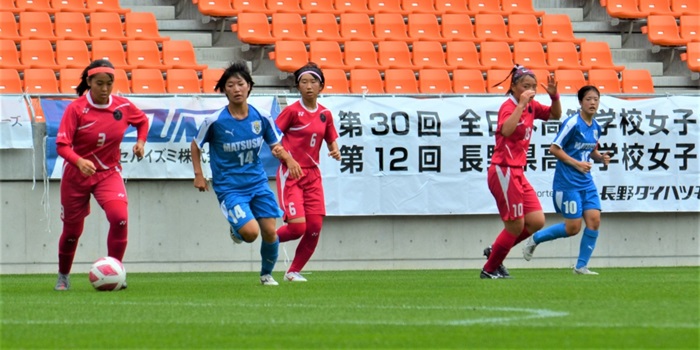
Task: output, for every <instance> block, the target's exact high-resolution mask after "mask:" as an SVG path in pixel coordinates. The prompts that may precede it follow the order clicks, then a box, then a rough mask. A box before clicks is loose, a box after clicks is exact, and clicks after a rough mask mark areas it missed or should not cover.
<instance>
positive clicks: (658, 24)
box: [641, 15, 687, 46]
mask: <svg viewBox="0 0 700 350" xmlns="http://www.w3.org/2000/svg"><path fill="white" fill-rule="evenodd" d="M641 30H642V33H644V34H646V35H647V38H648V39H649V42H651V43H652V44H654V45H659V46H683V45H685V43H686V42H687V41H686V40H685V39H683V38H681V36H680V30H679V28H678V25H677V24H676V19H675V18H674V17H673V16H672V15H652V16H649V17H647V25H645V26H642V28H641Z"/></svg>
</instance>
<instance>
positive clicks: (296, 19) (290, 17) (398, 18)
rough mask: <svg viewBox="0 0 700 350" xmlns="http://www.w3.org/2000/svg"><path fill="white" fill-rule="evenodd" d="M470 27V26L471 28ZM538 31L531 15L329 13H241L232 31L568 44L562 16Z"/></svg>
mask: <svg viewBox="0 0 700 350" xmlns="http://www.w3.org/2000/svg"><path fill="white" fill-rule="evenodd" d="M472 21H473V23H472ZM541 21H542V24H541V25H540V24H539V22H538V19H537V17H535V15H532V14H512V15H510V16H508V17H503V16H501V15H499V14H476V15H474V17H473V18H472V17H470V16H469V15H467V14H443V15H440V16H436V15H434V14H425V13H417V14H409V15H408V16H407V20H404V17H403V16H402V15H401V14H398V13H378V14H375V15H373V17H370V15H368V14H363V13H343V14H340V16H339V17H337V18H336V16H335V15H333V14H329V13H310V14H307V15H306V16H305V17H302V16H301V15H299V14H296V13H274V14H272V15H271V16H270V17H268V15H266V14H264V13H260V12H250V13H247V12H246V13H240V14H238V15H237V17H236V23H234V24H232V25H231V30H232V31H233V32H237V33H238V38H239V39H240V40H241V41H242V42H245V43H250V44H257V45H268V44H274V43H275V42H277V41H279V40H300V41H304V42H309V41H313V40H335V41H346V40H367V41H372V42H380V41H385V40H402V41H409V42H413V41H418V40H433V41H440V42H448V41H452V40H461V41H475V42H481V41H487V40H488V41H493V40H496V41H505V42H508V43H513V42H516V41H537V42H550V41H573V42H576V43H580V42H582V41H584V40H583V39H578V38H576V37H574V34H573V29H572V25H571V21H570V20H569V17H568V16H566V15H543V16H542V18H541Z"/></svg>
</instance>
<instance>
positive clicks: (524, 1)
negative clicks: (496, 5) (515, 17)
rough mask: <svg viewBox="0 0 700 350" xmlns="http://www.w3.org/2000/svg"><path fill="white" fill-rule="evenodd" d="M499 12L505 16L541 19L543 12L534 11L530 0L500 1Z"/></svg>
mask: <svg viewBox="0 0 700 350" xmlns="http://www.w3.org/2000/svg"><path fill="white" fill-rule="evenodd" d="M501 11H502V12H504V13H507V14H513V13H515V14H528V15H535V16H536V17H542V16H543V15H544V11H536V10H535V8H534V7H533V6H532V0H501Z"/></svg>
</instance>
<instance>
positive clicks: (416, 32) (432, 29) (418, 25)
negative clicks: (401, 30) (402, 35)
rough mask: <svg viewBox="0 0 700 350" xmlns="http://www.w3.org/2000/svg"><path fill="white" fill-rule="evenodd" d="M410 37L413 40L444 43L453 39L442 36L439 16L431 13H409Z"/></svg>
mask: <svg viewBox="0 0 700 350" xmlns="http://www.w3.org/2000/svg"><path fill="white" fill-rule="evenodd" d="M408 37H409V38H411V40H413V41H416V40H430V41H439V42H442V43H444V42H447V41H450V40H452V39H451V38H450V39H447V38H444V37H443V36H442V34H441V29H440V23H439V22H438V19H437V17H436V16H435V15H432V14H429V13H412V14H410V15H408Z"/></svg>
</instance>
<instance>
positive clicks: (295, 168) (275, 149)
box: [270, 143, 304, 179]
mask: <svg viewBox="0 0 700 350" xmlns="http://www.w3.org/2000/svg"><path fill="white" fill-rule="evenodd" d="M270 151H272V155H273V156H275V158H277V159H279V160H281V161H283V162H284V164H286V165H287V169H289V175H290V176H291V178H292V179H298V178H300V177H302V176H304V173H303V172H302V171H301V166H300V165H299V163H297V161H296V160H294V158H293V157H292V155H291V154H289V152H287V150H286V149H284V147H282V144H281V143H276V144H274V145H271V146H270Z"/></svg>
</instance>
